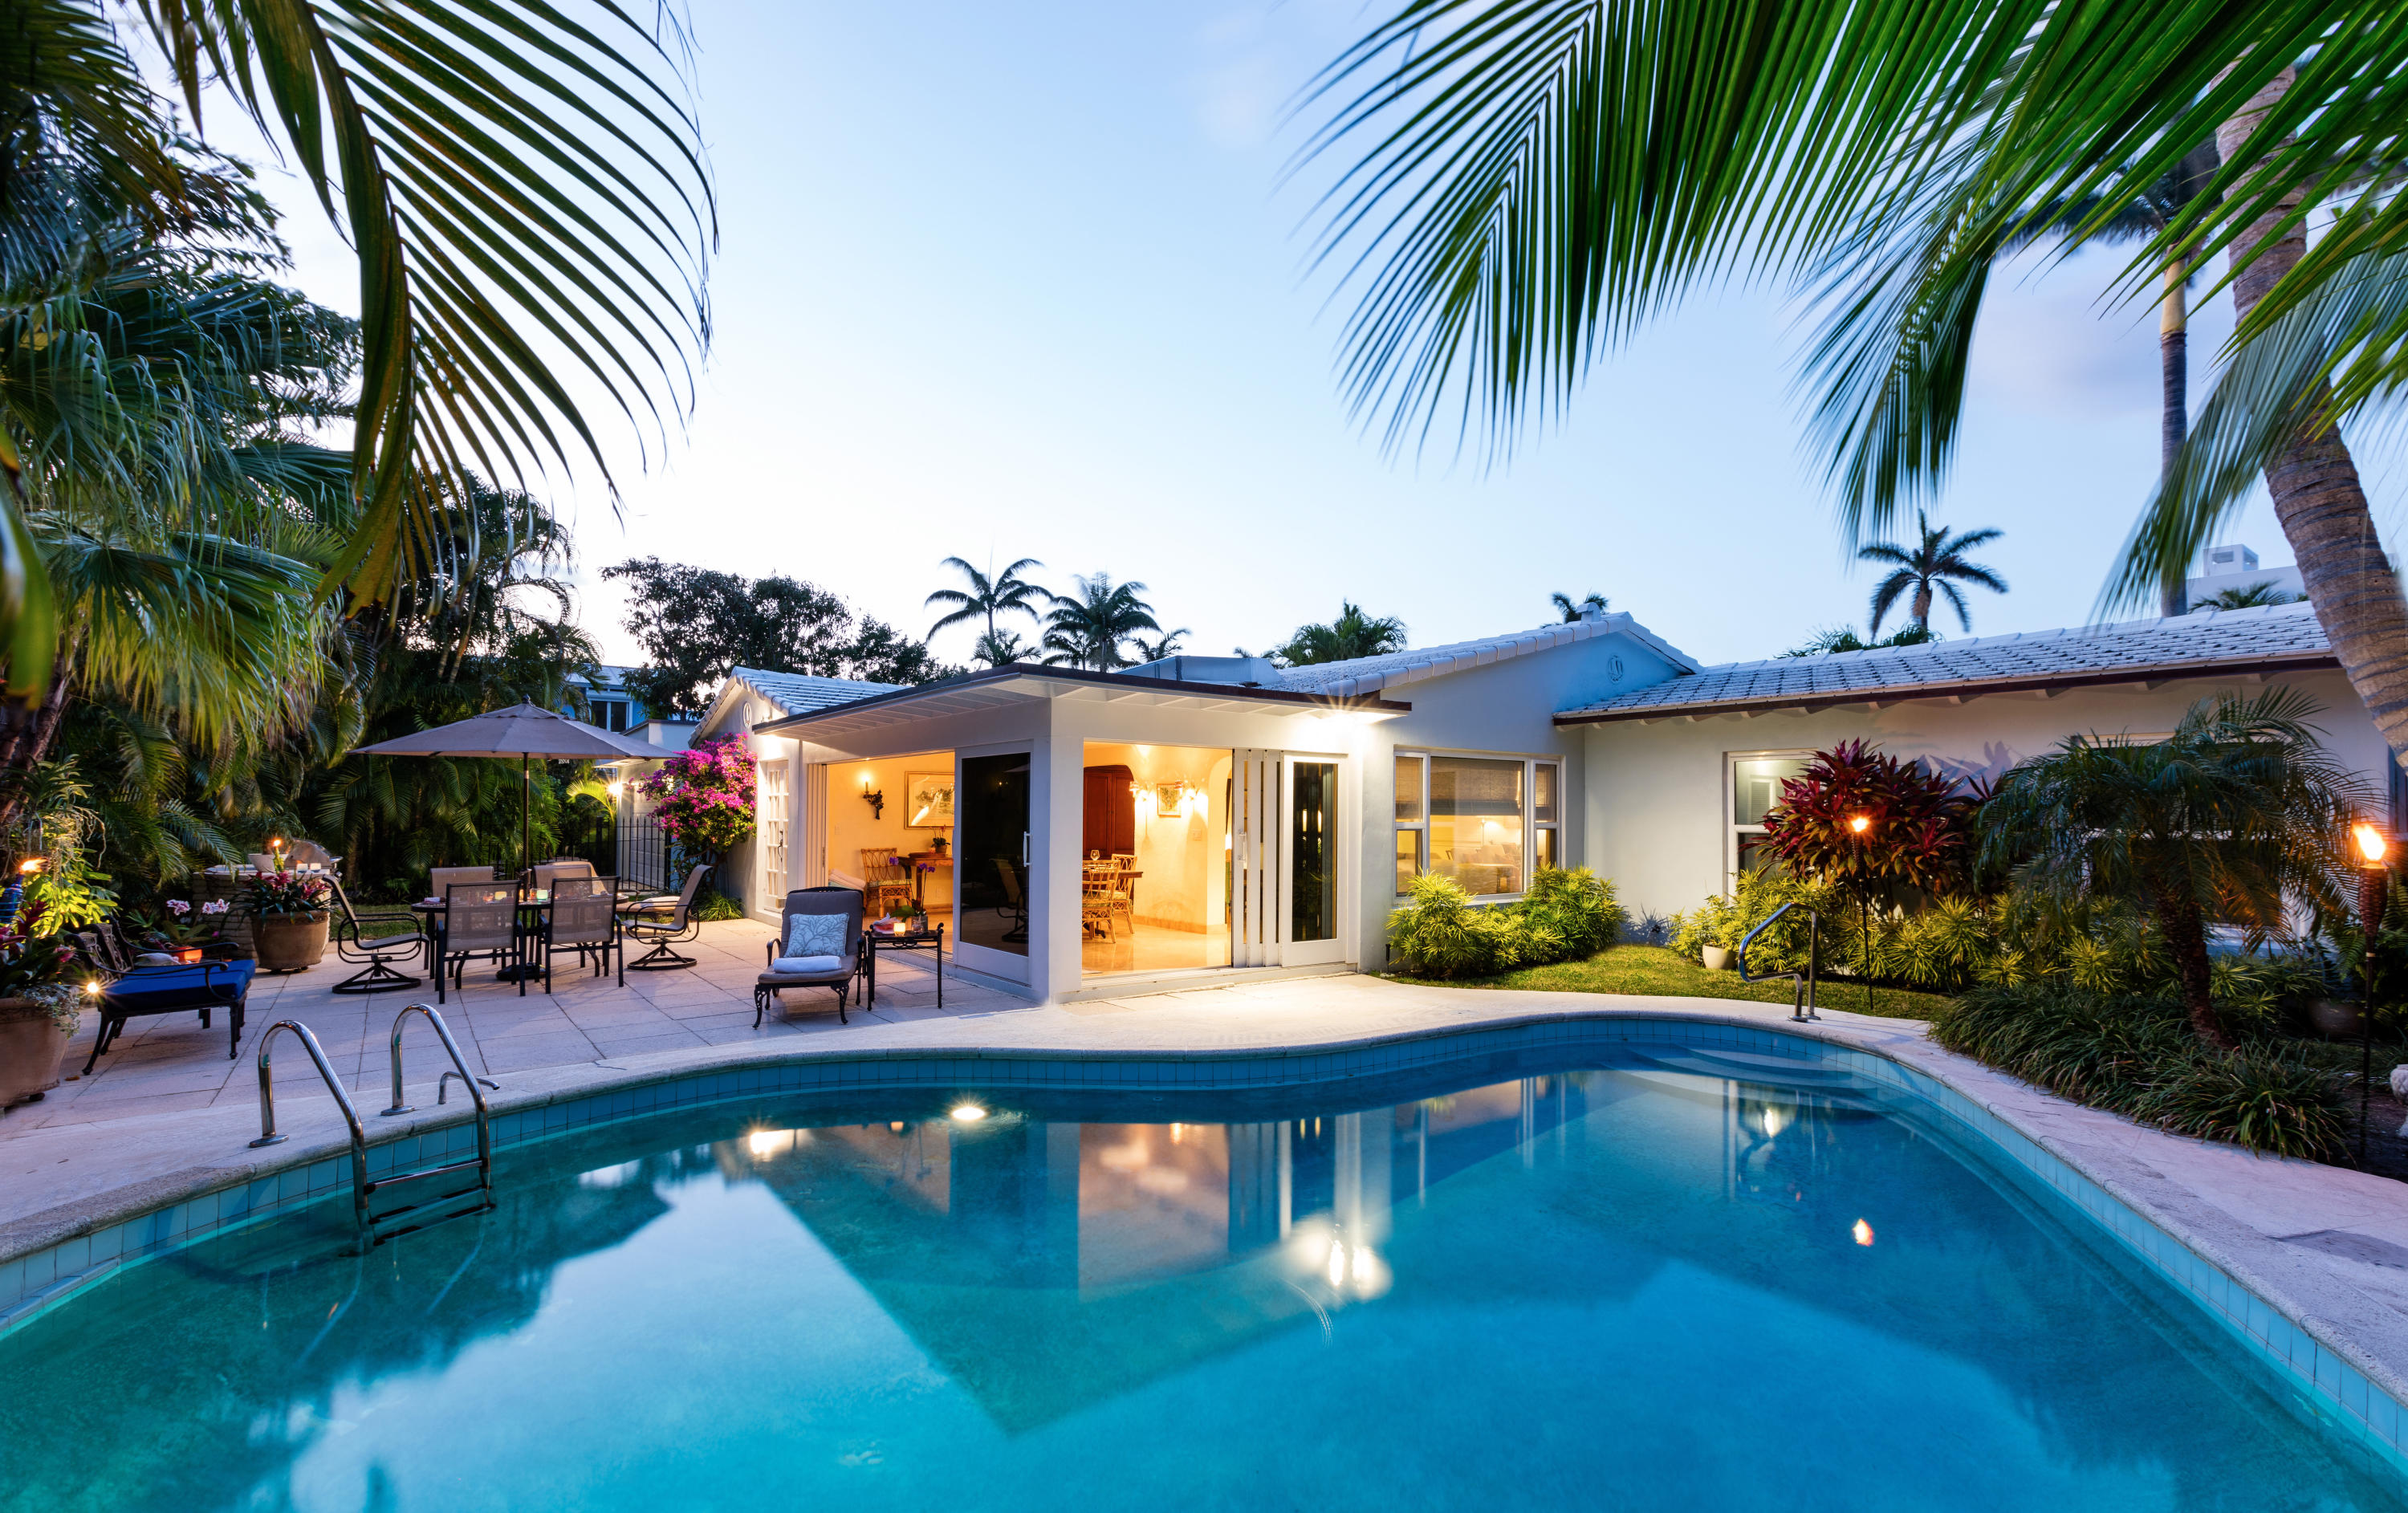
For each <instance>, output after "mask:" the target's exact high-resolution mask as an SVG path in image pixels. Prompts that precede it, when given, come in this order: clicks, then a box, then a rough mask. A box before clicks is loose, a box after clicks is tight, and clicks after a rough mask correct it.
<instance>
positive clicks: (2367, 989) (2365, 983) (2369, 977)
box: [2349, 820, 2391, 1165]
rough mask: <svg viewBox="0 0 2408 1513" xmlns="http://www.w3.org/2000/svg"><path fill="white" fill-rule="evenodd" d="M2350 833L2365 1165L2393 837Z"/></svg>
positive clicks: (2363, 828) (2370, 830)
mask: <svg viewBox="0 0 2408 1513" xmlns="http://www.w3.org/2000/svg"><path fill="white" fill-rule="evenodd" d="M2349 833H2350V838H2351V839H2353V840H2355V841H2356V842H2357V843H2358V921H2359V924H2360V927H2361V928H2362V929H2363V931H2364V932H2365V934H2364V936H2363V940H2362V944H2363V945H2364V947H2365V950H2364V953H2363V954H2362V955H2361V956H2360V957H2359V959H2358V1163H2359V1164H2360V1165H2363V1164H2365V1162H2366V1121H2367V1118H2368V1114H2369V1104H2368V1100H2369V1098H2370V1097H2372V1091H2373V1090H2372V1086H2371V1084H2372V1081H2373V1074H2374V934H2375V932H2376V931H2378V930H2380V929H2382V928H2383V906H2384V903H2385V899H2386V894H2387V892H2389V888H2390V883H2391V874H2390V872H2389V871H2388V869H2386V867H2385V866H2384V864H2383V859H2384V858H2385V857H2386V855H2388V854H2389V853H2390V850H2391V837H2390V836H2388V835H2385V834H2384V833H2383V831H2382V829H2381V827H2380V826H2376V825H2372V824H2368V823H2367V822H2366V821H2362V820H2361V821H2358V823H2357V824H2354V825H2352V826H2350V827H2349Z"/></svg>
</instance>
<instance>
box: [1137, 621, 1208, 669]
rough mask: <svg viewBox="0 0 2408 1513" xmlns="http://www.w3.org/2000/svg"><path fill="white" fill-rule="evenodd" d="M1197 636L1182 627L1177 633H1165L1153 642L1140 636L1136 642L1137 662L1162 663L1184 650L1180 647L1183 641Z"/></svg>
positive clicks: (1156, 637)
mask: <svg viewBox="0 0 2408 1513" xmlns="http://www.w3.org/2000/svg"><path fill="white" fill-rule="evenodd" d="M1195 634H1196V633H1195V632H1194V631H1191V630H1189V629H1188V628H1187V627H1186V626H1184V625H1182V626H1180V627H1179V629H1177V630H1175V631H1165V632H1163V633H1162V634H1161V635H1157V636H1155V637H1154V639H1153V640H1151V641H1149V640H1147V639H1146V638H1145V637H1144V636H1142V635H1140V636H1138V637H1136V638H1135V641H1134V644H1135V645H1136V647H1137V660H1138V661H1139V662H1140V663H1147V662H1160V661H1162V660H1163V659H1165V658H1167V657H1175V656H1177V655H1179V653H1180V652H1181V650H1183V648H1182V646H1181V645H1180V642H1181V640H1182V639H1183V638H1184V637H1186V636H1190V635H1195Z"/></svg>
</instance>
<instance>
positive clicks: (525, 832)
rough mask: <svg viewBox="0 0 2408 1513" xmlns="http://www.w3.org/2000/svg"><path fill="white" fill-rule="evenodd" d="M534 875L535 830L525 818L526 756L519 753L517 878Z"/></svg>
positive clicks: (522, 752) (523, 753)
mask: <svg viewBox="0 0 2408 1513" xmlns="http://www.w3.org/2000/svg"><path fill="white" fill-rule="evenodd" d="M534 875H535V830H534V828H533V824H532V821H529V820H528V818H527V754H526V753H525V752H524V751H521V752H520V753H519V876H520V877H522V878H529V877H533V876H534Z"/></svg>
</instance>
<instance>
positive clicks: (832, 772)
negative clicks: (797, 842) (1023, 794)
mask: <svg viewBox="0 0 2408 1513" xmlns="http://www.w3.org/2000/svg"><path fill="white" fill-rule="evenodd" d="M827 868H828V881H830V882H832V883H839V884H841V885H843V886H845V887H856V886H857V887H859V888H860V889H861V890H862V891H863V892H864V894H865V896H866V897H867V915H866V917H867V918H868V919H873V920H874V919H878V918H880V917H881V916H882V915H885V914H888V913H893V912H901V913H904V914H907V915H908V914H909V913H910V911H911V907H912V906H914V905H919V906H924V907H925V909H926V910H927V913H928V921H929V922H930V923H931V924H950V923H951V922H952V921H953V753H952V752H951V751H923V752H920V753H918V754H917V755H914V756H902V757H880V758H878V759H877V760H876V761H872V762H838V763H830V764H828V769H827ZM945 943H946V946H947V948H948V949H951V947H952V945H953V931H951V930H948V931H947V932H946V942H945Z"/></svg>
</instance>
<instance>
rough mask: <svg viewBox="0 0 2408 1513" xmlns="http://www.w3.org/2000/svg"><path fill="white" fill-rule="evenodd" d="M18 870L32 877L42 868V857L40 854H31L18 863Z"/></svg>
mask: <svg viewBox="0 0 2408 1513" xmlns="http://www.w3.org/2000/svg"><path fill="white" fill-rule="evenodd" d="M17 870H18V871H19V872H21V873H22V874H23V875H24V876H26V877H28V878H30V877H32V876H33V875H34V874H35V873H36V872H39V871H41V870H42V859H41V858H40V857H38V856H29V857H27V858H25V860H23V861H22V862H20V863H18V864H17Z"/></svg>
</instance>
